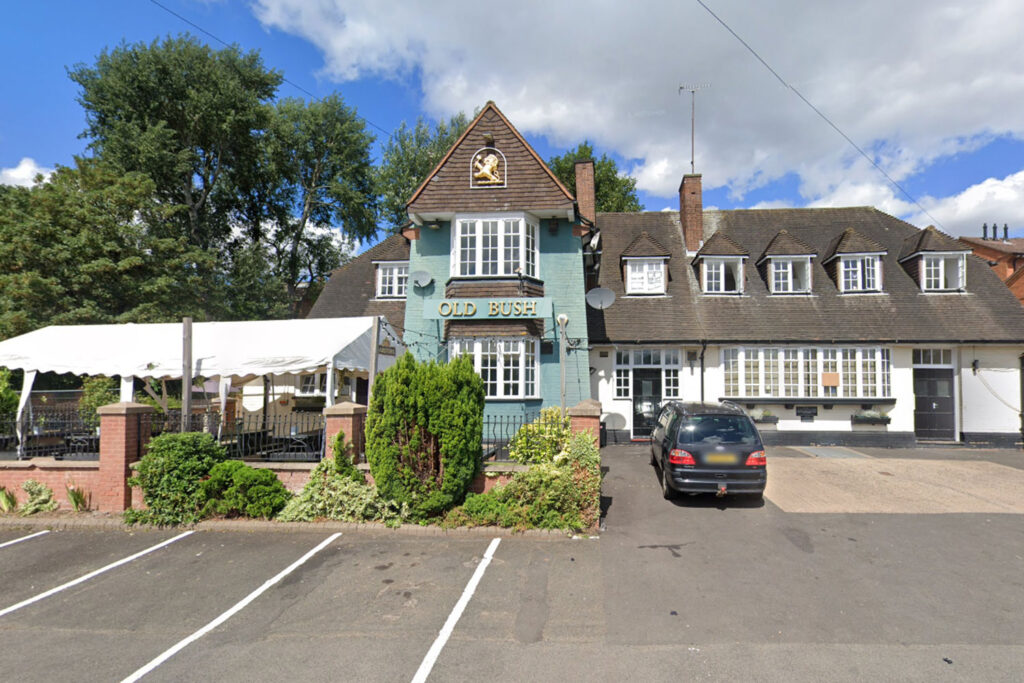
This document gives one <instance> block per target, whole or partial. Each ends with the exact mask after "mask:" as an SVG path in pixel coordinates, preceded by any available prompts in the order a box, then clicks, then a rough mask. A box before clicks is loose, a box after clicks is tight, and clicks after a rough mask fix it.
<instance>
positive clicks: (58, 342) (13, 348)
mask: <svg viewBox="0 0 1024 683" xmlns="http://www.w3.org/2000/svg"><path fill="white" fill-rule="evenodd" d="M375 324H379V325H380V327H379V329H378V330H376V332H377V338H378V340H379V341H378V343H381V342H383V341H384V340H385V339H390V340H393V341H392V348H396V346H399V345H398V344H397V339H398V336H397V335H396V334H395V333H394V331H393V330H392V329H391V328H390V326H389V325H388V323H387V321H385V320H384V319H383V318H378V317H359V318H313V319H302V320H259V321H243V322H211V323H194V324H193V325H192V362H193V368H192V376H193V377H208V378H209V377H216V378H218V381H219V385H220V395H221V402H222V403H223V401H224V399H225V398H226V394H227V389H228V387H229V386H230V385H231V384H232V383H234V384H236V385H237V384H241V383H243V382H247V381H249V380H252V379H254V378H256V377H259V376H262V375H276V374H297V373H306V372H315V371H317V370H322V369H324V368H329V367H333V368H335V369H338V370H350V371H356V372H366V371H369V369H370V367H371V356H372V355H373V353H374V351H375V349H374V348H373V338H374V336H375V335H374V332H375V330H374V325H375ZM183 346H184V345H183V327H182V324H181V323H160V324H135V323H127V324H122V325H54V326H51V327H44V328H42V329H39V330H35V331H34V332H29V333H28V334H23V335H21V336H19V337H13V338H11V339H7V340H5V341H2V342H0V367H6V368H9V369H11V370H18V369H20V370H24V371H25V382H24V385H23V387H22V394H21V401H20V402H19V405H18V422H19V424H20V422H21V414H22V412H23V410H24V407H25V405H26V403H27V402H28V399H29V394H30V392H31V390H32V384H33V382H34V381H35V377H36V374H37V373H39V372H57V373H67V372H71V373H75V374H79V375H106V376H108V377H110V376H114V375H118V376H120V377H121V400H122V401H130V400H132V385H133V379H134V378H135V377H139V378H153V379H178V378H181V377H182V370H183V364H182V356H183ZM401 351H402V350H401V348H396V350H395V355H387V356H380V357H379V361H380V362H379V363H378V364H377V366H376V370H377V371H378V372H379V371H380V370H383V369H384V368H386V367H387V366H388V365H390V364H391V363H393V362H394V360H395V358H396V357H397V356H398V355H400V354H401ZM327 374H328V382H329V386H328V392H327V396H328V401H329V402H332V401H333V397H334V393H335V392H334V386H333V383H334V379H333V378H334V373H333V372H331V373H327Z"/></svg>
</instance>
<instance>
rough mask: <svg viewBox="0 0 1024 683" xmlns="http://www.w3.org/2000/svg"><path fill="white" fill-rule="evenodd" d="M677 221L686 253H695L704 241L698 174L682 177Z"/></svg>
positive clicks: (702, 207)
mask: <svg viewBox="0 0 1024 683" xmlns="http://www.w3.org/2000/svg"><path fill="white" fill-rule="evenodd" d="M679 220H680V221H681V222H682V224H683V241H684V242H685V244H686V249H687V251H697V250H698V249H700V247H701V242H703V240H704V197H703V195H702V194H701V179H700V174H696V175H690V174H687V175H684V176H683V182H682V183H681V184H680V185H679Z"/></svg>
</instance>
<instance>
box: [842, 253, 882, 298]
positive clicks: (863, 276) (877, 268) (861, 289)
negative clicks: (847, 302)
mask: <svg viewBox="0 0 1024 683" xmlns="http://www.w3.org/2000/svg"><path fill="white" fill-rule="evenodd" d="M848 263H849V264H853V263H856V264H857V268H856V269H855V270H853V271H852V272H853V273H854V274H855V275H856V278H855V282H854V283H853V285H854V286H853V287H847V286H846V264H848ZM868 263H871V266H872V270H873V271H874V280H875V286H874V287H867V286H866V285H865V281H866V280H867V279H868V276H867V268H866V265H867V264H868ZM836 284H838V285H839V291H840V292H842V293H843V294H862V293H865V292H870V293H874V292H881V291H882V286H883V284H882V254H881V252H879V253H872V254H848V255H843V256H840V257H839V264H838V266H837V269H836Z"/></svg>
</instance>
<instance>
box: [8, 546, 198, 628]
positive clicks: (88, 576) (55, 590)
mask: <svg viewBox="0 0 1024 683" xmlns="http://www.w3.org/2000/svg"><path fill="white" fill-rule="evenodd" d="M192 533H194V532H192V531H186V532H184V533H181V534H178V535H177V536H175V537H174V538H169V539H167V540H166V541H164V542H162V543H157V544H156V545H154V546H152V547H150V548H146V549H145V550H141V551H139V552H137V553H135V554H134V555H130V556H129V557H126V558H124V559H123V560H118V561H117V562H111V563H110V564H108V565H107V566H106V567H100V568H99V569H97V570H95V571H91V572H89V573H88V574H86V575H85V576H80V577H78V578H77V579H75V580H74V581H68V582H67V583H65V584H61V585H60V586H57V587H56V588H51V589H50V590H48V591H46V592H45V593H40V594H39V595H36V596H35V597H31V598H29V599H28V600H22V601H21V602H19V603H18V604H16V605H11V606H10V607H7V608H5V609H2V610H0V617H2V616H4V615H6V614H10V613H11V612H14V611H15V610H19V609H21V608H22V607H26V606H28V605H31V604H32V603H34V602H39V601H40V600H43V599H45V598H48V597H50V596H51V595H53V594H54V593H60V592H61V591H62V590H65V589H68V588H71V587H72V586H77V585H78V584H80V583H83V582H85V581H88V580H89V579H91V578H93V577H94V576H99V575H100V574H102V573H103V572H106V571H110V570H111V569H114V568H116V567H120V566H121V565H122V564H127V563H129V562H131V561H132V560H136V559H138V558H140V557H142V556H143V555H148V554H149V553H151V552H153V551H154V550H159V549H160V548H163V547H164V546H165V545H170V544H171V543H174V542H175V541H177V540H180V539H182V538H185V537H186V536H188V535H189V534H192Z"/></svg>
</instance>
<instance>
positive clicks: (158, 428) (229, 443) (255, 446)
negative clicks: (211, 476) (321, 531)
mask: <svg viewBox="0 0 1024 683" xmlns="http://www.w3.org/2000/svg"><path fill="white" fill-rule="evenodd" d="M148 418H149V434H150V436H157V435H159V434H164V433H178V432H180V431H181V411H180V410H172V411H168V412H167V413H159V414H153V415H149V416H148ZM324 427H325V421H324V416H323V415H322V414H321V413H304V412H292V413H286V414H281V415H268V416H266V417H264V416H263V415H257V414H250V415H246V416H244V417H239V418H235V419H233V420H228V421H226V422H222V421H221V417H220V414H219V413H217V412H213V411H210V412H204V413H193V414H192V415H190V416H189V424H188V431H190V432H205V433H207V434H210V435H212V436H213V437H214V438H216V439H217V440H218V441H219V442H220V444H221V445H223V446H224V448H226V449H227V452H228V457H229V458H231V459H233V460H257V461H263V462H319V461H320V460H321V459H322V458H323V453H324ZM145 429H146V427H143V430H145Z"/></svg>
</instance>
